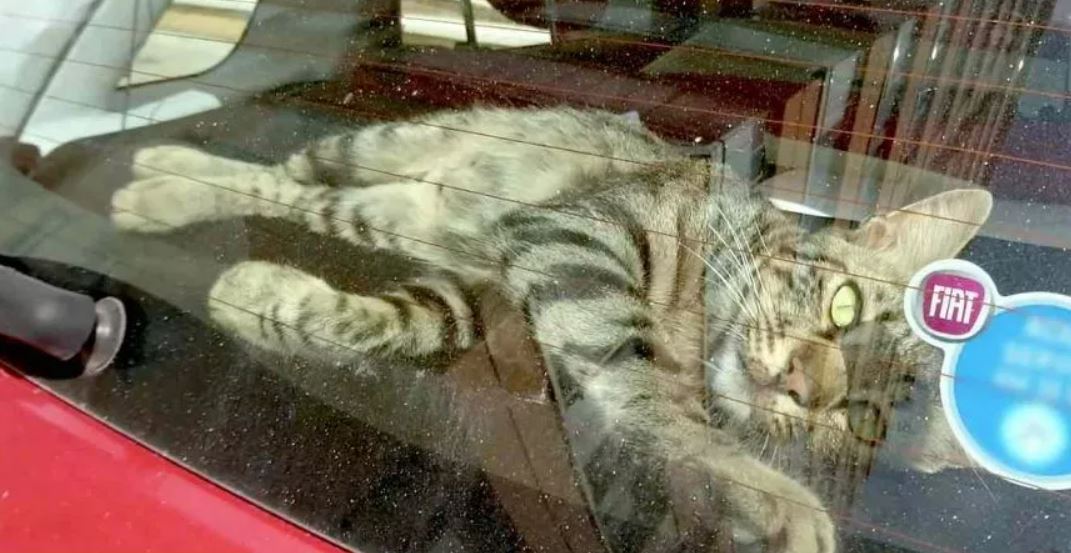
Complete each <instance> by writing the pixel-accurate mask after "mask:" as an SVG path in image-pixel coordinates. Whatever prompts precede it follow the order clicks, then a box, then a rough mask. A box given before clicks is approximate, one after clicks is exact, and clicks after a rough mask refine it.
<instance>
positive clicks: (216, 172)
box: [131, 144, 245, 180]
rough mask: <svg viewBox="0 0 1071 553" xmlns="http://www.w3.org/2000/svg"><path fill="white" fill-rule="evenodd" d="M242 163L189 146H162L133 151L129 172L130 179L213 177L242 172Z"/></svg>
mask: <svg viewBox="0 0 1071 553" xmlns="http://www.w3.org/2000/svg"><path fill="white" fill-rule="evenodd" d="M242 165H245V164H243V163H242V162H239V161H234V160H229V159H226V158H222V157H219V156H214V155H212V154H209V153H207V152H203V151H201V150H198V149H197V148H193V147H190V146H182V145H179V144H163V145H159V146H149V147H147V148H141V149H140V150H138V151H136V152H134V159H133V163H132V164H131V169H132V170H133V172H134V180H141V179H148V178H152V177H156V176H159V175H167V174H175V175H185V176H187V177H192V178H199V177H213V176H226V175H227V174H230V173H233V172H236V171H239V170H241V169H242V167H241V166H242Z"/></svg>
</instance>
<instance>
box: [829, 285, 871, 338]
mask: <svg viewBox="0 0 1071 553" xmlns="http://www.w3.org/2000/svg"><path fill="white" fill-rule="evenodd" d="M862 304H863V299H862V298H860V297H859V289H858V288H856V287H855V285H854V284H851V283H848V284H842V285H841V286H840V288H837V291H836V293H834V294H833V301H832V302H831V303H830V304H829V318H831V319H833V325H834V326H836V327H837V328H847V327H849V326H851V325H853V324H855V322H856V319H858V318H859V312H860V311H862V307H863V305H862Z"/></svg>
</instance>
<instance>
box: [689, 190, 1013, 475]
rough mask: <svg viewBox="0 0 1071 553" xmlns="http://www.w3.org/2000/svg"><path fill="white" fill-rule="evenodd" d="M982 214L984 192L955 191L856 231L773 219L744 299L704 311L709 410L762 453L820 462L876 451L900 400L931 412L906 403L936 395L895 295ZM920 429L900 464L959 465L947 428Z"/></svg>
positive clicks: (932, 352) (959, 241)
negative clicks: (811, 456)
mask: <svg viewBox="0 0 1071 553" xmlns="http://www.w3.org/2000/svg"><path fill="white" fill-rule="evenodd" d="M991 207H992V198H991V196H990V194H989V193H988V192H985V191H982V190H956V191H951V192H944V193H941V194H937V195H935V196H932V197H929V198H927V199H925V200H922V201H920V202H917V203H914V204H911V205H909V206H907V207H904V208H902V209H900V210H897V211H894V212H891V213H887V214H883V215H879V216H875V217H873V218H871V219H870V220H868V221H866V222H864V223H863V224H862V225H860V227H859V228H857V229H853V230H847V229H833V228H830V229H827V230H822V231H819V232H815V233H803V232H800V231H799V230H798V226H797V225H795V224H792V223H790V222H789V221H788V219H787V218H783V216H781V215H771V218H770V219H767V220H765V221H764V227H763V231H762V233H761V234H762V236H761V238H759V237H756V240H755V242H756V243H757V244H756V246H755V247H754V248H753V252H752V255H751V256H747V257H746V258H745V257H744V256H740V257H739V260H740V263H742V264H743V263H747V264H752V265H753V267H754V269H755V270H754V271H744V272H743V273H742V274H743V275H744V276H743V277H741V278H740V279H739V286H738V287H737V290H738V291H739V292H741V293H740V294H722V296H723V298H722V300H721V301H720V306H718V305H708V310H713V311H712V313H711V314H710V317H709V318H710V320H711V325H712V328H714V329H715V332H720V334H721V336H720V339H718V340H714V341H712V349H711V358H710V363H709V369H710V385H711V386H710V387H711V391H712V397H711V400H712V402H713V403H714V405H715V406H716V407H717V410H718V411H719V412H720V413H721V414H723V416H726V417H727V419H728V422H730V423H735V424H737V425H739V426H740V427H741V428H744V429H747V430H749V431H750V432H751V433H752V434H753V435H755V436H757V437H758V438H759V439H762V440H764V441H765V442H764V443H763V445H762V447H763V449H771V450H772V449H773V448H775V447H776V446H777V444H778V443H785V444H788V443H795V444H797V445H798V444H799V443H800V442H803V443H804V444H805V445H806V446H807V450H808V451H810V452H812V453H814V452H817V453H819V454H820V455H828V456H836V455H843V454H845V453H855V451H853V450H866V449H868V448H869V449H870V450H872V449H873V446H874V445H877V444H880V443H882V442H883V441H884V440H885V439H886V437H887V435H888V431H889V423H890V419H891V418H892V417H893V412H894V410H893V407H896V406H897V405H899V404H902V403H904V402H906V401H908V400H909V398H910V400H911V401H913V402H916V403H919V404H922V405H924V411H925V412H924V413H923V416H924V417H928V415H929V413H930V412H931V411H930V409H931V406H932V413H934V414H937V413H938V410H939V405H938V403H937V402H938V398H937V397H936V393H927V394H925V395H926V397H913V398H911V397H910V394H911V392H912V391H913V389H915V388H919V387H922V384H923V383H924V382H923V381H925V383H930V384H934V385H933V386H930V387H928V388H927V389H928V390H935V389H936V386H935V383H936V380H937V378H938V377H939V375H938V370H939V363H938V362H937V361H938V360H939V356H938V355H939V354H938V352H937V350H936V349H935V348H932V347H930V346H928V345H926V344H925V343H924V342H922V341H921V340H920V339H918V338H917V337H916V336H914V335H913V334H912V332H911V330H910V328H909V327H908V324H907V322H906V320H905V317H904V309H903V296H904V286H905V283H907V282H908V281H909V280H910V278H911V276H912V274H913V273H915V272H916V271H917V270H919V269H920V268H922V267H923V266H925V265H926V264H928V263H930V262H931V261H934V260H937V259H944V258H950V257H955V256H956V255H957V254H958V253H959V252H960V250H962V249H963V247H964V246H965V245H966V244H967V243H968V242H969V241H970V240H971V239H972V238H973V237H974V236H975V234H976V233H977V232H978V229H979V227H980V225H981V224H982V223H983V222H984V221H985V220H986V219H987V218H988V216H989V212H990V209H991ZM716 303H717V302H716ZM927 402H928V403H927ZM926 424H927V425H929V426H926V427H925V428H923V429H922V433H921V435H920V436H919V444H918V445H919V451H918V452H917V454H918V458H917V459H915V460H914V461H913V462H911V463H910V464H911V465H912V466H914V467H916V468H923V469H929V470H933V469H936V468H940V467H944V466H954V465H956V464H957V462H958V461H959V459H955V460H954V459H951V458H947V459H941V458H940V457H942V456H945V457H953V456H955V455H956V449H955V448H948V447H945V446H946V445H954V444H953V443H952V441H951V436H950V434H949V433H948V432H947V429H946V426H947V425H943V418H942V417H936V418H935V420H934V421H930V422H927V423H926ZM926 440H930V441H932V442H933V443H930V442H927V441H926ZM786 449H787V448H786ZM927 457H929V458H927ZM935 457H936V458H935Z"/></svg>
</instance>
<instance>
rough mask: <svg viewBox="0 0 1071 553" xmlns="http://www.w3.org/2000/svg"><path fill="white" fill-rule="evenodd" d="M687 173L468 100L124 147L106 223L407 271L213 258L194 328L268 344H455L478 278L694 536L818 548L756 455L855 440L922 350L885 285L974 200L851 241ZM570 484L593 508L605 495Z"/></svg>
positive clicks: (567, 117) (915, 373)
mask: <svg viewBox="0 0 1071 553" xmlns="http://www.w3.org/2000/svg"><path fill="white" fill-rule="evenodd" d="M710 181H711V167H710V166H709V163H708V162H707V161H705V160H702V159H696V158H690V157H688V156H685V155H681V154H680V153H679V151H678V150H676V149H675V148H673V147H672V146H670V145H669V144H667V143H666V142H664V141H662V140H661V139H659V138H658V137H656V136H655V135H653V134H652V133H650V132H649V131H647V130H646V129H645V128H644V127H643V126H642V125H641V124H639V123H638V122H636V121H634V120H632V121H630V120H629V119H628V118H626V117H621V116H619V115H615V114H611V113H606V112H599V111H580V110H573V109H565V108H549V109H484V108H481V109H472V110H468V111H461V112H443V113H437V114H432V115H429V116H424V117H422V118H418V119H415V120H412V121H408V122H394V123H385V124H376V125H371V126H367V127H365V128H361V129H360V130H355V131H353V132H349V133H344V134H340V135H337V136H331V137H328V138H326V139H322V140H319V141H317V142H315V143H314V144H312V145H310V146H309V147H307V148H306V149H304V150H303V151H301V152H299V153H297V154H294V155H293V156H292V157H290V158H289V159H288V160H287V161H285V162H284V163H281V164H279V165H272V166H266V165H257V164H251V163H247V162H243V161H237V160H232V159H225V158H221V157H216V156H213V155H209V154H207V153H204V152H201V151H199V150H197V149H194V148H191V147H186V146H179V145H162V146H154V147H148V148H144V149H142V150H140V151H138V152H137V153H136V155H135V180H134V181H133V182H132V183H130V184H128V185H127V186H125V187H124V188H122V189H121V190H119V191H118V192H117V193H116V194H115V195H114V197H113V200H112V208H113V211H112V218H113V221H114V223H115V224H116V225H117V226H118V227H120V228H121V229H126V230H133V231H141V232H160V231H166V230H168V229H170V228H172V227H177V226H182V225H188V224H191V223H196V222H202V221H209V220H218V219H223V218H231V217H240V216H252V215H257V216H263V217H273V218H282V219H287V220H290V221H293V222H296V223H298V224H301V225H304V226H306V227H307V228H309V229H311V230H312V231H314V232H317V233H323V234H327V235H332V236H336V237H341V238H343V239H345V240H347V241H349V242H352V243H353V244H356V245H358V246H363V247H369V248H377V249H384V250H393V251H396V252H401V253H403V254H406V255H408V256H411V257H412V258H415V259H417V260H420V261H422V262H424V264H425V265H426V267H427V270H426V271H424V272H423V273H422V274H421V275H420V276H419V277H417V278H414V279H412V280H411V281H408V282H404V283H399V284H398V285H397V286H396V288H394V289H393V290H390V291H387V292H385V293H382V294H379V295H375V296H367V295H358V294H352V293H344V292H341V291H338V290H336V289H333V288H332V287H331V286H329V285H328V284H327V283H326V282H325V281H323V280H322V279H320V278H317V277H316V276H313V275H310V274H306V273H304V272H302V271H299V270H297V269H295V268H292V267H288V266H283V265H278V264H272V263H267V262H261V261H247V262H243V263H240V264H238V265H236V266H234V267H232V268H230V269H228V270H227V271H226V272H224V273H223V274H222V275H221V276H220V277H219V278H218V280H217V281H216V282H215V284H214V286H213V288H212V289H211V293H210V296H211V297H210V301H209V308H210V312H211V316H212V318H213V319H214V320H215V321H216V322H217V323H218V324H219V325H220V326H222V327H223V328H224V329H226V330H227V331H229V332H231V333H233V334H234V335H237V336H239V337H241V338H243V339H245V340H247V341H249V342H252V343H254V344H257V345H259V346H261V347H263V348H266V349H268V350H273V351H277V352H283V353H287V354H296V355H302V356H316V357H321V358H327V359H331V360H342V361H344V360H349V359H355V358H360V357H363V356H365V355H366V354H387V355H402V356H408V357H413V358H421V357H424V356H428V355H432V354H437V353H442V352H450V351H452V352H456V351H460V350H464V349H465V348H467V347H469V346H470V345H472V344H473V342H474V340H476V339H477V332H478V331H477V328H478V327H477V324H476V321H475V320H474V308H473V304H472V300H470V298H473V297H475V296H476V295H477V293H478V292H479V291H481V290H483V289H485V288H486V287H498V289H499V290H501V291H502V292H504V293H505V294H506V295H507V296H508V297H509V298H510V299H511V301H512V302H513V303H514V304H515V305H516V306H517V307H519V308H520V309H522V310H523V311H524V313H525V314H526V316H527V318H528V321H529V323H530V325H531V329H532V333H533V336H534V337H535V338H536V340H537V341H538V342H539V343H540V344H541V348H542V351H543V355H544V357H545V360H546V361H547V365H548V367H549V369H550V373H551V379H552V382H553V386H554V391H555V394H556V397H557V401H558V403H559V404H560V406H561V408H562V409H564V410H566V411H568V410H569V409H572V408H582V409H584V410H585V411H584V412H585V413H586V416H589V417H591V418H593V419H596V422H597V425H598V428H599V429H600V430H599V431H600V432H602V433H603V434H604V435H605V436H613V437H614V439H615V440H617V441H618V442H619V443H620V444H622V445H621V447H623V448H625V449H626V452H627V456H626V457H627V458H629V459H646V460H648V461H650V462H649V463H647V464H646V465H643V466H645V467H647V468H648V469H649V470H652V471H658V470H666V467H667V466H668V465H667V463H668V462H671V461H680V462H683V463H685V464H687V465H688V466H691V467H693V468H694V469H695V470H699V471H702V473H703V474H704V475H706V477H707V482H708V483H709V486H710V487H711V489H712V490H713V491H712V492H711V496H710V498H709V501H712V502H716V503H718V504H719V505H721V506H722V508H720V509H713V510H707V511H703V512H704V513H707V514H706V515H704V516H707V517H710V518H718V519H719V520H704V521H703V524H710V525H712V526H713V525H716V524H724V523H725V522H726V521H727V522H728V526H729V527H730V528H731V529H732V532H733V535H734V536H735V537H736V538H737V539H739V540H745V541H746V540H757V541H761V542H763V543H765V545H766V547H767V550H769V551H784V552H791V553H811V552H831V551H834V550H835V548H836V538H835V533H834V525H833V523H832V519H831V516H830V514H829V512H827V511H826V510H824V509H823V507H822V501H820V500H819V498H818V496H817V495H816V493H814V492H813V491H811V490H810V489H809V488H808V487H807V486H805V485H804V484H802V483H801V482H800V481H798V480H797V479H795V478H792V477H790V476H788V475H787V474H785V473H783V472H782V471H780V470H777V469H775V468H773V466H771V464H770V463H768V462H764V461H763V460H761V459H760V457H762V455H763V454H765V453H766V451H767V450H768V449H776V445H777V444H786V447H787V444H790V443H796V444H803V447H804V448H805V449H806V450H807V451H809V452H811V453H812V454H817V455H819V456H822V455H828V456H835V455H837V454H838V452H843V451H844V450H845V449H852V448H855V447H865V446H867V445H868V444H869V442H871V441H874V440H880V438H881V435H882V433H883V431H884V426H883V425H884V424H885V422H886V420H885V419H886V418H887V416H888V408H889V407H890V406H891V405H893V404H895V402H897V401H900V400H901V399H904V398H905V397H906V394H907V393H908V392H909V391H910V387H911V385H912V382H913V381H914V380H915V379H916V378H919V379H921V378H924V377H925V374H924V373H926V370H925V367H927V363H929V362H930V361H932V359H931V353H930V351H929V350H928V349H927V348H926V347H925V346H923V344H922V343H921V342H919V341H918V340H916V339H914V338H913V337H912V336H911V334H910V331H909V329H908V327H907V325H906V324H905V321H904V318H903V314H902V311H903V309H902V307H901V306H902V285H900V284H898V283H903V282H907V281H908V279H909V277H910V275H911V274H912V273H913V272H914V271H915V270H917V269H918V268H920V267H922V266H923V265H925V264H927V263H929V262H930V261H933V260H935V259H940V258H946V257H951V256H954V255H956V254H957V253H958V252H959V251H960V249H961V248H963V247H964V246H965V244H966V243H967V242H968V241H969V240H970V239H971V238H972V237H973V236H974V234H975V233H976V231H977V229H978V226H979V225H980V224H981V223H982V222H983V221H984V220H985V219H986V218H987V216H988V213H989V210H990V206H991V199H990V196H989V194H988V193H986V192H984V191H979V190H957V191H951V192H945V193H942V194H938V195H936V196H933V197H930V198H928V199H926V200H923V201H921V202H918V203H916V204H913V205H911V206H909V207H907V208H904V209H902V210H899V211H895V212H891V213H888V214H884V215H880V216H876V217H874V218H872V219H871V220H869V221H868V222H866V223H865V224H863V225H862V226H861V227H860V228H858V229H854V230H845V229H832V228H831V229H827V230H822V231H817V232H813V233H805V232H801V231H800V230H799V225H798V223H797V222H795V221H793V219H792V218H791V217H789V216H788V215H787V214H785V213H783V212H781V211H779V210H777V209H776V208H774V207H773V206H772V205H771V204H770V203H768V202H767V201H766V200H764V199H763V198H762V197H761V196H759V195H757V194H756V193H754V191H753V189H751V188H750V187H748V186H746V185H744V184H742V183H739V182H736V181H734V180H733V179H732V178H731V176H728V175H727V176H726V178H725V179H724V183H723V185H722V190H721V192H720V193H718V194H713V195H712V194H709V190H708V185H709V183H710ZM355 262H359V261H355ZM833 304H836V305H833ZM831 305H833V308H832V309H831ZM708 337H709V340H708ZM935 372H936V371H935V370H931V371H930V373H935ZM890 390H891V392H890ZM878 391H880V393H877V392H878ZM932 419H933V420H934V421H940V420H941V417H933V418H932ZM933 424H934V428H932V429H931V430H932V431H931V432H929V434H928V435H929V436H932V439H931V438H926V439H920V442H919V444H918V445H919V448H920V449H921V450H923V451H922V452H923V453H928V454H929V460H920V461H919V462H918V463H917V466H918V467H919V468H923V469H926V470H935V469H937V468H941V467H942V466H944V464H945V462H944V461H942V459H943V458H947V457H948V456H949V455H951V454H952V453H954V452H953V451H952V449H951V446H950V445H949V444H951V443H952V442H951V439H950V437H949V433H948V432H947V429H946V428H944V427H940V425H941V424H943V423H940V422H935V423H933ZM756 438H758V439H757V440H756ZM760 443H761V446H759V445H758V444H760ZM752 444H755V445H756V447H754V448H753V449H752V448H751V447H750V445H752ZM771 444H773V445H772V446H771ZM859 444H862V446H860V445H859ZM768 446H769V447H768ZM950 452H951V453H950ZM946 454H947V455H946ZM591 455H595V454H591ZM942 455H943V456H944V457H942ZM920 459H922V458H921V457H920ZM587 462H589V463H593V464H597V459H587ZM604 468H605V467H604ZM651 481H660V480H658V479H654V480H651ZM589 491H590V492H591V493H592V494H593V496H592V497H591V498H590V499H591V500H592V501H594V502H595V504H596V505H598V504H600V501H601V500H602V498H601V497H598V496H599V494H602V495H603V496H605V495H606V494H608V493H610V492H609V491H607V486H605V485H602V486H599V485H594V484H593V485H592V489H591V490H589ZM663 495H664V494H663ZM694 499H695V498H694V497H692V498H691V500H694ZM672 500H673V501H676V502H678V503H680V502H683V503H687V501H689V499H687V498H679V497H674V498H672ZM704 500H706V499H704ZM697 512H698V511H697ZM715 512H716V513H720V514H718V515H712V514H710V513H715ZM638 548H639V547H637V549H638Z"/></svg>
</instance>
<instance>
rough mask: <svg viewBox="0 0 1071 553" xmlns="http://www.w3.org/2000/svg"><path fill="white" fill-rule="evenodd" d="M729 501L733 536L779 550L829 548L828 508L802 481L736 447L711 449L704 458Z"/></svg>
mask: <svg viewBox="0 0 1071 553" xmlns="http://www.w3.org/2000/svg"><path fill="white" fill-rule="evenodd" d="M702 463H703V465H705V469H706V470H707V471H708V472H709V474H710V475H711V476H712V477H713V481H712V485H713V486H714V488H715V489H717V490H719V491H720V495H721V497H722V498H723V500H724V501H725V502H726V504H727V505H728V507H729V508H728V516H729V518H730V527H731V528H732V530H733V536H734V538H735V539H736V540H737V541H739V542H743V543H747V542H756V541H761V542H763V543H765V545H766V551H769V552H778V553H781V552H783V553H833V552H834V551H835V550H836V530H835V526H834V524H833V520H832V518H831V517H830V514H829V512H828V511H827V510H826V509H825V508H824V507H823V505H822V502H821V501H820V500H819V499H818V497H817V496H816V495H815V494H814V493H813V492H811V490H809V489H808V488H807V487H806V486H804V485H803V484H801V483H800V482H797V481H795V480H793V479H792V478H790V477H788V476H787V475H785V474H783V473H781V472H780V471H778V470H775V469H773V468H771V467H769V466H767V465H766V464H764V463H762V462H761V461H758V460H757V459H754V458H752V457H750V456H749V455H747V454H746V453H744V452H742V451H739V450H738V449H736V448H734V447H731V446H730V447H722V448H714V449H713V450H712V451H711V453H710V454H709V455H707V456H706V458H705V459H704V460H703V461H702Z"/></svg>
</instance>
